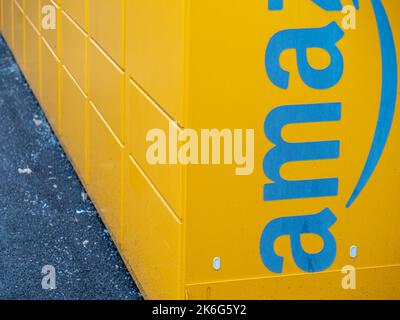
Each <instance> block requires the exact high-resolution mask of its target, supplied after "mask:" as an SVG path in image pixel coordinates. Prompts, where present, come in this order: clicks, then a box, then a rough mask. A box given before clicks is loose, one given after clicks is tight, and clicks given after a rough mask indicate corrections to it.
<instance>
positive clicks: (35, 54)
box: [25, 19, 41, 97]
mask: <svg viewBox="0 0 400 320" xmlns="http://www.w3.org/2000/svg"><path fill="white" fill-rule="evenodd" d="M25 32H26V36H25V76H26V79H27V80H28V82H29V85H30V86H31V88H32V90H33V92H34V93H35V95H36V97H40V78H39V71H40V64H39V61H40V60H39V59H40V58H39V46H40V44H41V38H40V35H39V33H38V32H37V31H36V29H35V27H34V26H33V25H32V24H31V22H30V21H29V20H28V19H26V21H25Z"/></svg>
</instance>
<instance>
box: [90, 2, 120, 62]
mask: <svg viewBox="0 0 400 320" xmlns="http://www.w3.org/2000/svg"><path fill="white" fill-rule="evenodd" d="M88 1H89V33H90V36H91V37H92V38H93V39H94V40H95V41H96V42H97V43H98V44H99V45H100V47H101V48H102V49H103V50H104V51H106V52H107V53H108V54H109V55H110V57H111V58H112V59H113V60H114V61H115V62H116V63H117V64H118V65H119V66H120V67H122V68H124V67H125V62H124V55H125V53H124V43H125V38H124V37H125V32H124V28H125V12H124V3H125V0H114V1H109V0H88ZM105 22H106V23H105Z"/></svg>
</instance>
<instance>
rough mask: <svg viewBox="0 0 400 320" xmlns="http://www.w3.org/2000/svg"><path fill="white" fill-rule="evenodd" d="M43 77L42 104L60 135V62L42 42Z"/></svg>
mask: <svg viewBox="0 0 400 320" xmlns="http://www.w3.org/2000/svg"><path fill="white" fill-rule="evenodd" d="M41 52H42V71H41V72H42V76H41V95H40V96H41V98H40V102H41V104H42V107H43V109H44V111H45V112H46V115H47V117H48V119H49V121H50V123H51V125H52V127H53V129H54V130H55V131H57V132H58V133H60V127H59V73H60V61H59V60H58V58H57V57H56V56H55V55H54V53H53V51H52V50H51V49H50V48H49V47H48V46H47V44H46V42H44V41H43V42H42V47H41Z"/></svg>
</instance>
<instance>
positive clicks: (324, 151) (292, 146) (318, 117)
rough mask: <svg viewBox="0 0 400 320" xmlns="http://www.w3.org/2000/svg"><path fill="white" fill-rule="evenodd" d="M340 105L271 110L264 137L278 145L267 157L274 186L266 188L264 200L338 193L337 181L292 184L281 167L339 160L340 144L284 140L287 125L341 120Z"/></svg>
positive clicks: (317, 180)
mask: <svg viewBox="0 0 400 320" xmlns="http://www.w3.org/2000/svg"><path fill="white" fill-rule="evenodd" d="M340 119H341V104H340V103H324V104H305V105H292V106H281V107H278V108H276V109H274V110H272V111H271V112H270V113H269V115H268V116H267V119H266V121H265V127H264V129H265V135H266V136H267V138H268V139H269V140H270V141H271V142H272V143H273V144H274V145H275V147H274V148H272V149H271V150H270V151H269V152H268V153H267V155H266V156H265V158H264V163H263V166H264V173H265V175H266V176H267V178H269V179H270V180H272V181H273V183H269V184H266V185H265V186H264V201H277V200H289V199H303V198H319V197H330V196H336V195H337V194H338V185H339V180H338V179H337V178H329V179H316V180H300V181H289V180H285V179H284V178H283V177H282V176H281V173H280V171H281V168H282V166H283V165H284V164H286V163H289V162H299V161H311V160H326V159H337V158H339V155H340V142H339V141H317V142H303V143H290V142H286V141H284V139H283V138H282V130H283V128H284V127H285V126H286V125H290V124H300V123H313V122H314V123H315V122H328V121H339V120H340Z"/></svg>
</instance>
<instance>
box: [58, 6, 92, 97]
mask: <svg viewBox="0 0 400 320" xmlns="http://www.w3.org/2000/svg"><path fill="white" fill-rule="evenodd" d="M61 21H62V22H61V41H60V42H61V43H60V45H61V48H62V50H61V51H62V54H61V61H62V63H63V64H64V65H65V66H66V67H67V69H68V71H69V72H70V73H71V74H72V76H73V77H74V79H75V80H76V82H77V83H78V84H79V86H80V88H81V89H82V90H83V91H85V92H86V91H87V88H86V66H87V61H86V55H87V54H86V53H87V35H86V34H85V33H83V32H82V30H81V29H80V28H79V27H78V26H77V25H76V24H75V23H74V22H73V21H72V20H71V19H70V18H69V17H68V16H66V15H65V14H64V13H63V14H62V18H61Z"/></svg>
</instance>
